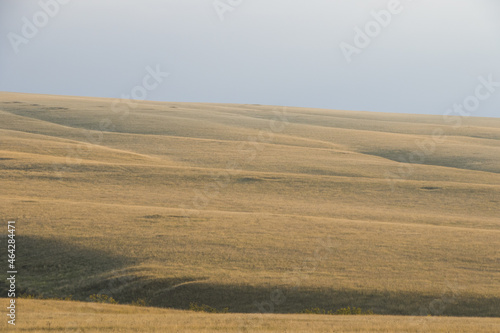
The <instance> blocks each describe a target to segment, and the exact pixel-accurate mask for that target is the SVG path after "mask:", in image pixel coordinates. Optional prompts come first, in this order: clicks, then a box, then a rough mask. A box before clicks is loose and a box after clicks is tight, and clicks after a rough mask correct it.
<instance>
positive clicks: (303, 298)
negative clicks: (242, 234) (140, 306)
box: [150, 282, 500, 317]
mask: <svg viewBox="0 0 500 333" xmlns="http://www.w3.org/2000/svg"><path fill="white" fill-rule="evenodd" d="M150 301H151V305H155V306H161V307H172V308H179V309H188V308H189V304H190V303H191V302H196V303H198V304H199V305H201V304H207V305H209V306H211V307H215V308H217V309H223V308H226V307H227V308H229V312H242V313H259V312H260V313H269V312H272V313H299V312H302V311H303V310H305V309H310V308H316V307H318V308H321V309H326V310H337V309H340V308H343V307H348V306H350V307H353V306H354V307H360V308H362V309H363V310H372V311H373V312H374V313H375V314H392V315H419V316H427V315H445V316H477V317H500V298H498V297H497V298H495V297H490V298H487V297H477V296H476V297H474V296H469V295H460V293H458V292H457V293H454V292H453V291H452V290H449V291H448V292H446V293H444V294H436V295H432V294H421V293H410V292H381V291H359V290H334V289H326V288H325V289H308V288H286V287H282V288H280V287H254V286H235V285H214V284H210V283H206V282H199V283H191V284H184V285H181V286H179V287H177V288H174V289H171V290H168V291H165V292H162V293H161V294H160V295H156V296H155V297H153V298H152V299H151V300H150Z"/></svg>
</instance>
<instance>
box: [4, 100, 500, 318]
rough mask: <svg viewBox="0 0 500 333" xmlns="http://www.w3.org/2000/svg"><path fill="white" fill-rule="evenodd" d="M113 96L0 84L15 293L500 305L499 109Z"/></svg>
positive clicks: (475, 310)
mask: <svg viewBox="0 0 500 333" xmlns="http://www.w3.org/2000/svg"><path fill="white" fill-rule="evenodd" d="M111 105H112V100H108V99H97V98H77V97H61V96H43V95H30V94H14V93H0V170H1V173H0V183H1V187H2V192H1V193H0V200H1V201H0V220H2V221H6V220H8V219H15V220H16V221H18V222H17V226H18V242H19V248H18V255H19V264H20V265H22V267H20V271H21V273H20V275H19V277H20V279H19V286H20V287H21V288H22V290H23V291H24V292H28V293H31V294H36V295H42V296H45V297H52V296H57V297H63V296H67V295H70V294H71V295H74V297H75V299H78V300H88V296H89V295H91V294H96V293H106V294H109V295H110V296H112V297H113V298H115V299H117V300H118V301H119V302H120V303H129V302H132V301H135V300H137V299H139V298H145V299H147V300H148V302H150V304H152V305H155V306H164V307H172V308H178V309H187V308H188V306H189V303H190V302H198V303H200V304H207V305H210V306H214V307H217V308H225V307H228V308H229V311H230V312H259V311H260V310H259V306H258V304H261V305H262V304H267V308H266V309H267V310H272V312H274V313H297V312H300V311H302V310H304V309H306V308H311V307H321V308H327V309H335V308H340V307H345V306H356V307H361V308H363V309H367V310H372V311H374V312H375V313H376V314H399V315H413V314H423V315H426V314H428V313H431V314H444V315H456V316H497V317H498V316H500V312H499V311H500V310H499V309H500V284H499V283H498V281H499V280H500V269H499V267H500V254H499V252H498V248H499V247H500V237H499V236H500V223H499V222H500V218H499V215H498V203H499V202H500V175H499V172H500V147H499V144H498V142H499V141H498V140H500V120H499V119H486V118H469V119H463V120H462V121H463V125H462V126H461V127H459V128H454V127H452V126H450V125H448V124H446V123H444V122H443V120H442V118H441V117H436V116H417V115H402V114H401V115H400V114H379V113H369V112H346V111H330V110H315V109H302V108H287V109H286V116H285V117H283V110H282V108H273V107H266V106H253V105H222V104H221V105H218V104H190V103H155V102H140V103H139V106H138V107H137V108H136V109H130V110H129V114H128V115H126V114H125V113H123V112H121V113H115V112H113V111H112V109H111ZM284 118H286V122H283V120H284ZM100 123H101V129H99V126H100ZM109 124H112V126H107V125H109ZM103 125H106V126H104V127H107V128H104V127H103ZM111 127H112V128H111ZM111 129H112V130H111ZM270 129H274V130H275V131H274V132H273V134H272V137H269V136H268V134H269V130H270ZM266 130H267V132H263V131H266ZM436 131H440V132H442V133H444V134H445V135H446V138H445V139H443V140H439V142H436V141H433V139H432V133H433V132H434V133H437V132H436ZM266 133H267V134H266ZM259 134H260V137H259ZM252 141H253V142H257V143H253V144H252V143H249V142H252ZM430 142H434V145H432V144H431V146H429V143H430ZM422 145H424V147H427V148H425V149H427V150H429V149H431V148H432V147H434V148H433V149H432V153H429V154H426V155H425V156H424V158H423V159H421V160H420V162H421V164H404V163H399V162H397V161H398V160H400V159H401V158H403V159H405V160H408V158H409V156H410V154H411V153H412V152H414V151H422V149H423V148H419V147H422ZM429 147H431V148H429ZM231 166H233V168H232V169H231ZM235 166H236V167H235ZM388 175H389V177H390V179H388V178H387V177H388ZM393 178H396V180H393ZM391 179H392V180H391ZM2 255H4V254H3V253H2ZM2 260H3V259H2ZM21 262H22V264H21ZM276 295H281V296H282V297H281V298H279V300H277V299H276V297H277V296H276ZM273 299H274V301H273ZM263 302H267V303H263ZM269 303H271V304H272V309H271V308H269ZM377 318H378V317H377ZM327 320H333V319H327ZM369 320H371V319H369ZM373 320H378V319H373Z"/></svg>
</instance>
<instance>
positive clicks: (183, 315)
mask: <svg viewBox="0 0 500 333" xmlns="http://www.w3.org/2000/svg"><path fill="white" fill-rule="evenodd" d="M20 304H21V305H20V307H19V311H21V313H22V314H23V321H22V323H20V324H18V325H16V331H28V332H52V331H63V332H66V331H78V332H87V333H91V332H172V333H175V332H205V333H209V332H228V333H232V332H234V333H236V332H238V333H240V332H261V333H263V332H287V333H299V332H332V333H333V332H384V333H392V332H394V333H396V332H398V333H399V332H408V333H414V332H415V333H417V332H418V333H423V332H426V333H445V332H454V333H462V332H464V333H465V332H492V333H493V332H498V327H499V325H500V319H498V318H454V317H406V316H328V315H305V314H294V315H291V314H288V315H279V314H266V315H259V314H204V313H199V312H189V311H178V310H162V309H155V308H135V307H132V306H124V305H106V304H95V303H91V304H89V303H79V302H62V301H47V300H43V301H40V300H21V302H20ZM5 325H6V324H5V323H4V322H2V323H1V324H0V328H5Z"/></svg>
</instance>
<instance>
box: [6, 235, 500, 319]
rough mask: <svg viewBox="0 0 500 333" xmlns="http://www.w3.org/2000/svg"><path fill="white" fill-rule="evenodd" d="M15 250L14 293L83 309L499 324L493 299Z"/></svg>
mask: <svg viewBox="0 0 500 333" xmlns="http://www.w3.org/2000/svg"><path fill="white" fill-rule="evenodd" d="M4 237H5V236H4ZM16 250H17V253H16V268H17V270H18V274H17V280H18V281H17V287H18V293H19V292H21V293H28V294H31V295H35V296H37V297H42V298H51V297H57V298H65V297H67V296H69V295H72V296H73V299H76V300H87V301H88V300H89V296H90V295H92V294H106V295H108V296H111V297H113V298H114V299H115V300H117V301H118V302H119V303H122V304H127V303H132V302H136V301H138V300H140V299H143V300H145V301H146V302H147V303H148V304H149V305H151V306H157V307H168V308H175V309H188V308H189V305H190V303H198V304H199V305H203V304H206V305H208V306H210V307H214V308H217V309H223V308H226V307H227V308H228V309H229V312H236V313H299V312H302V311H304V310H305V309H310V308H320V309H325V310H327V311H328V310H337V309H339V308H343V307H348V306H350V307H359V308H362V309H363V310H371V311H373V312H374V313H375V314H392V315H420V316H426V315H446V316H477V317H500V297H481V296H476V295H468V294H466V293H465V292H463V291H462V289H460V290H453V289H452V288H449V289H448V290H443V292H442V293H437V294H422V293H416V292H413V293H412V292H387V291H386V292H383V291H363V290H348V289H342V290H338V289H334V288H316V289H313V288H307V287H300V288H292V287H284V286H250V285H237V284H215V283H211V282H210V281H209V279H208V278H199V277H197V278H195V277H190V276H186V277H163V278H162V277H161V275H158V274H154V272H151V271H149V269H148V268H145V267H141V266H137V263H135V262H134V260H132V259H128V258H126V257H125V256H117V255H112V254H109V253H104V252H102V251H97V250H94V249H91V248H88V247H84V246H80V245H75V244H72V243H70V242H68V241H63V240H57V239H47V238H42V237H26V236H17V237H16ZM4 253H5V252H4ZM4 256H5V254H4V255H3V257H4ZM4 259H5V260H4ZM2 260H4V262H6V260H7V258H2ZM172 273H173V275H174V274H175V272H172ZM4 281H5V280H4ZM0 289H2V290H1V292H2V294H3V295H6V289H7V285H6V282H1V284H0Z"/></svg>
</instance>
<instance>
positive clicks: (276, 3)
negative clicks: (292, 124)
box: [0, 0, 500, 117]
mask: <svg viewBox="0 0 500 333" xmlns="http://www.w3.org/2000/svg"><path fill="white" fill-rule="evenodd" d="M0 91H12V92H27V93H40V94H54V95H75V96H94V97H112V98H123V99H127V98H135V99H145V100H154V101H176V102H211V103H243V104H264V105H284V106H300V107H314V108H326V109H341V110H359V111H377V112H397V113H417V114H435V115H442V114H457V115H465V116H483V117H499V115H500V1H498V0H439V1H436V0H433V1H432V0H413V1H412V0H384V1H381V0H134V1H132V0H36V1H31V0H0Z"/></svg>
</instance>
